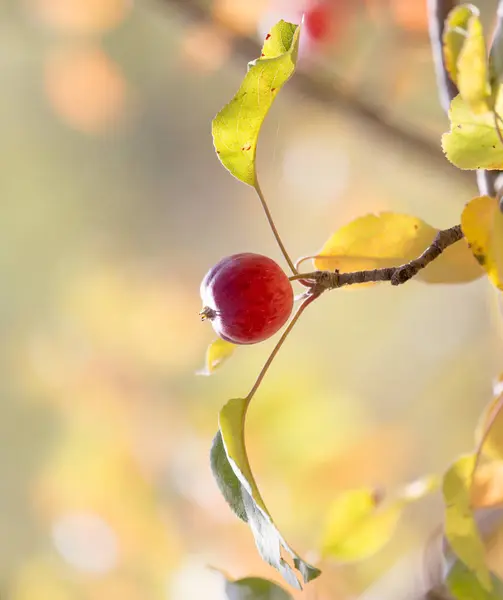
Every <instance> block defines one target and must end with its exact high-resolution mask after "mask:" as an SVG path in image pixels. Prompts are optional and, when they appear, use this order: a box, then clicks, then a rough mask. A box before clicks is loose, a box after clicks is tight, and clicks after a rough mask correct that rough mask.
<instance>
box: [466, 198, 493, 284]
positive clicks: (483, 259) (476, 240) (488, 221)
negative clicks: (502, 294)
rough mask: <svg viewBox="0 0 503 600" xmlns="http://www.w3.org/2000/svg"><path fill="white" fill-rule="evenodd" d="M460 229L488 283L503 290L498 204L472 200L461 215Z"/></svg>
mask: <svg viewBox="0 0 503 600" xmlns="http://www.w3.org/2000/svg"><path fill="white" fill-rule="evenodd" d="M461 228H462V230H463V233H464V234H465V238H466V240H467V242H468V244H469V245H470V248H471V251H472V252H473V255H474V256H475V258H476V259H477V261H478V262H479V263H480V265H481V266H482V267H483V268H484V269H485V270H486V272H487V275H488V276H489V279H490V280H491V281H492V283H493V284H494V285H495V286H496V287H497V288H499V289H500V290H503V213H502V212H501V211H500V208H499V205H498V201H497V200H496V199H495V198H490V197H489V196H480V197H478V198H474V199H473V200H471V201H470V202H469V203H468V204H467V205H466V206H465V208H464V210H463V213H462V215H461Z"/></svg>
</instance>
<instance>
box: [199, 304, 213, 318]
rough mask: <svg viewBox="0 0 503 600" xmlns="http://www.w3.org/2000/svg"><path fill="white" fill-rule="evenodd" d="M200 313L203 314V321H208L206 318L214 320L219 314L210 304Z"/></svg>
mask: <svg viewBox="0 0 503 600" xmlns="http://www.w3.org/2000/svg"><path fill="white" fill-rule="evenodd" d="M199 314H200V315H201V321H206V319H209V320H210V321H212V320H213V319H214V318H215V317H216V316H217V311H216V310H215V309H213V308H210V307H209V306H205V307H204V308H203V310H202V311H200V313H199Z"/></svg>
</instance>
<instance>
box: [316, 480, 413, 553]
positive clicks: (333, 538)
mask: <svg viewBox="0 0 503 600" xmlns="http://www.w3.org/2000/svg"><path fill="white" fill-rule="evenodd" d="M379 504H380V498H379V494H378V493H376V491H375V490H373V489H372V488H364V489H358V490H350V491H348V492H346V493H344V494H341V495H340V496H339V497H338V498H337V499H336V500H335V501H334V503H333V504H332V506H331V507H330V511H329V515H328V519H327V523H326V526H325V533H324V539H323V543H322V552H323V556H325V557H328V556H329V557H331V558H335V559H337V560H338V561H340V562H352V561H358V560H362V559H364V558H368V557H369V556H371V555H372V554H375V553H376V552H377V551H378V550H380V548H381V547H382V546H384V544H385V543H386V542H387V541H388V540H389V539H390V537H391V535H392V534H393V532H394V531H395V528H396V526H397V523H398V521H399V519H400V516H401V513H402V506H401V505H396V504H394V505H392V506H389V507H386V508H384V509H379Z"/></svg>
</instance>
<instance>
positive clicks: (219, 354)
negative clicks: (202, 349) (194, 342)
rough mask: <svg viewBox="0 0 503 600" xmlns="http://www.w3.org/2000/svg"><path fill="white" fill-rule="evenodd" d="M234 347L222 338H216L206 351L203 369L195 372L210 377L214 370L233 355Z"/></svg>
mask: <svg viewBox="0 0 503 600" xmlns="http://www.w3.org/2000/svg"><path fill="white" fill-rule="evenodd" d="M235 349H236V346H235V345H234V344H231V342H227V341H226V340H223V339H222V338H217V339H216V340H214V341H213V342H211V344H210V345H209V346H208V348H207V350H206V361H205V363H206V364H205V365H204V367H203V368H202V369H201V370H200V371H198V372H197V374H198V375H211V374H212V373H214V372H215V370H216V369H218V368H220V367H221V366H222V364H223V363H224V362H225V361H226V360H227V359H228V358H230V357H231V356H232V355H233V354H234V350H235Z"/></svg>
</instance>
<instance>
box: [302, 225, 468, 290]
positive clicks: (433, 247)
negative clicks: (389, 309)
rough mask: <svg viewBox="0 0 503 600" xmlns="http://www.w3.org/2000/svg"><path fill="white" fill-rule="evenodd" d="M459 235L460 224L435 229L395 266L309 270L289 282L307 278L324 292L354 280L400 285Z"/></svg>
mask: <svg viewBox="0 0 503 600" xmlns="http://www.w3.org/2000/svg"><path fill="white" fill-rule="evenodd" d="M462 238H463V232H462V231H461V226H460V225H455V226H454V227H451V228H449V229H444V230H443V231H439V232H438V233H437V236H436V237H435V239H434V240H433V242H432V243H431V244H430V245H429V246H428V248H426V250H425V251H424V252H423V253H422V254H421V256H418V257H417V258H415V259H414V260H411V261H410V262H408V263H405V264H403V265H399V266H398V267H384V268H382V269H372V270H368V271H353V272H351V273H339V271H313V272H312V273H300V274H298V275H294V276H293V277H290V281H295V280H297V279H302V280H308V281H309V280H310V281H313V282H314V286H313V288H312V289H313V291H316V292H319V293H321V292H324V291H325V290H333V289H336V288H340V287H343V286H345V285H354V284H357V283H375V282H379V281H390V282H391V285H401V284H402V283H406V282H407V281H409V280H410V279H412V278H413V277H415V276H416V275H417V274H418V273H419V271H421V270H422V269H424V268H425V267H427V266H428V265H429V264H430V263H431V262H432V261H434V260H435V259H436V258H438V257H439V256H440V255H441V254H442V252H443V251H444V250H445V249H446V248H448V247H449V246H452V244H455V243H456V242H459V240H461V239H462Z"/></svg>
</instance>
